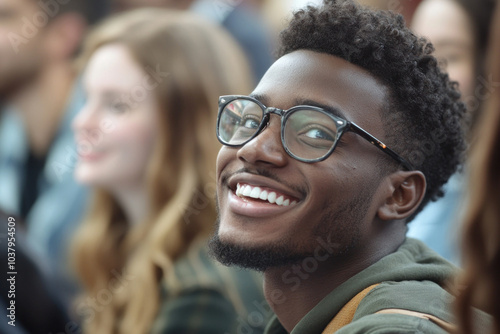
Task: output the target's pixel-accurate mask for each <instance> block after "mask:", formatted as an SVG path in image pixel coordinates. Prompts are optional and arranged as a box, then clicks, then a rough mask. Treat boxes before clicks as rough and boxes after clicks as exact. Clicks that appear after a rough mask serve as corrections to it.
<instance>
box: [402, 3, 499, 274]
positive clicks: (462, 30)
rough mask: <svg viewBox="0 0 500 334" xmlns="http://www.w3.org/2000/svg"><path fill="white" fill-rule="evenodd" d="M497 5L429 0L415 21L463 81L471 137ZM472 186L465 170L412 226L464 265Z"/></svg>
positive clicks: (445, 66) (460, 82)
mask: <svg viewBox="0 0 500 334" xmlns="http://www.w3.org/2000/svg"><path fill="white" fill-rule="evenodd" d="M493 6H494V2H493V0H424V1H422V2H421V3H420V4H419V6H418V7H417V10H416V12H415V15H414V16H413V20H412V23H411V28H412V29H413V30H414V31H415V33H416V34H417V35H421V36H423V37H426V38H428V39H429V40H430V41H431V43H432V44H433V46H434V47H435V52H434V54H435V56H436V58H437V59H438V61H440V63H441V65H442V67H443V70H444V71H446V72H447V73H448V75H449V76H450V79H451V80H454V81H456V82H458V88H459V90H460V93H461V95H462V97H461V99H462V101H463V102H464V103H465V105H466V106H467V111H468V116H469V122H467V124H464V125H465V126H466V128H467V132H468V134H469V136H468V137H469V140H470V141H473V140H474V137H473V136H472V135H470V134H471V133H473V128H474V126H475V123H476V119H477V117H478V115H479V112H480V110H481V104H482V102H483V101H484V99H485V97H486V96H487V94H488V91H487V90H486V87H485V84H486V83H487V82H488V81H489V80H490V78H489V77H488V75H486V72H485V68H484V64H485V53H486V47H487V43H488V35H489V28H490V27H489V26H490V22H491V13H492V12H493ZM432 144H433V143H431V145H432ZM466 189H467V188H465V177H464V173H460V172H458V173H455V174H454V175H453V176H452V177H451V178H450V179H449V181H448V183H447V184H446V185H445V187H444V191H445V194H444V197H442V198H440V199H438V200H437V201H436V202H432V203H429V205H427V206H426V207H425V209H423V210H422V212H421V213H419V214H418V215H417V217H416V218H415V219H414V220H413V221H412V222H411V224H409V225H408V227H409V232H408V236H410V237H413V238H417V239H420V240H422V241H424V242H425V243H426V244H427V245H428V246H429V247H430V248H432V249H433V250H435V251H436V252H438V253H439V254H440V255H441V256H443V257H444V258H446V259H447V260H449V261H452V262H454V263H455V264H460V258H459V246H458V238H459V237H458V233H457V231H458V228H457V226H458V222H459V221H460V219H461V218H462V217H463V212H462V210H461V208H462V207H463V197H464V194H465V193H466V192H467V190H466Z"/></svg>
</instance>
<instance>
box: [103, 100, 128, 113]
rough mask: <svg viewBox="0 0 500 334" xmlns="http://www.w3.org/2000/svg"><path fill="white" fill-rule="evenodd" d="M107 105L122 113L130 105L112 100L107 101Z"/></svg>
mask: <svg viewBox="0 0 500 334" xmlns="http://www.w3.org/2000/svg"><path fill="white" fill-rule="evenodd" d="M108 107H109V108H110V109H111V110H112V111H113V112H116V113H118V114H121V113H124V112H126V111H128V110H129V109H130V106H129V105H128V104H127V103H125V102H122V101H114V102H111V103H109V105H108Z"/></svg>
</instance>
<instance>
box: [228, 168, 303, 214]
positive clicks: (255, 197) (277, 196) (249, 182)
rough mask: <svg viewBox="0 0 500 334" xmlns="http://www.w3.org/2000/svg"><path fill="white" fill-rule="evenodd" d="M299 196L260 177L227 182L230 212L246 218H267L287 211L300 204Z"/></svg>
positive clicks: (235, 179) (237, 178)
mask: <svg viewBox="0 0 500 334" xmlns="http://www.w3.org/2000/svg"><path fill="white" fill-rule="evenodd" d="M299 196H301V195H300V194H295V193H294V191H293V190H291V189H288V187H284V186H283V185H281V184H279V183H276V182H274V181H272V180H269V179H266V178H262V177H258V176H257V177H241V176H236V177H234V178H232V180H231V181H230V182H229V191H228V204H229V208H230V210H231V211H232V212H233V213H235V214H238V215H242V216H247V217H259V218H262V217H269V216H275V215H277V214H280V213H283V212H286V211H289V210H291V209H293V208H294V207H296V206H297V205H298V204H299V203H300V202H301V197H299Z"/></svg>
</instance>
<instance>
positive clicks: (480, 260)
mask: <svg viewBox="0 0 500 334" xmlns="http://www.w3.org/2000/svg"><path fill="white" fill-rule="evenodd" d="M494 15H495V16H494V19H493V21H492V22H493V24H492V34H491V38H490V47H489V53H488V66H489V68H488V69H489V71H487V72H486V73H489V74H490V75H491V76H492V77H491V79H492V82H498V81H500V63H499V62H498V59H499V58H500V2H497V5H496V11H495V14H494ZM485 88H486V89H488V91H489V92H490V93H491V96H490V98H489V99H488V101H486V104H485V107H486V109H485V110H484V114H483V115H482V119H481V122H480V123H479V124H478V128H477V132H478V133H477V134H476V135H477V137H478V139H477V142H476V143H474V150H473V152H472V155H471V157H470V173H471V174H470V178H469V187H468V190H469V195H468V197H469V204H468V208H467V214H466V216H465V223H464V226H463V231H462V235H463V245H462V246H463V258H464V273H463V275H462V281H461V282H460V283H462V284H464V285H465V289H464V290H463V291H462V293H461V294H460V295H459V296H458V298H457V310H458V317H457V319H458V322H459V324H460V330H459V333H467V334H472V333H474V330H473V328H474V321H473V319H472V312H471V306H476V307H479V308H481V309H482V310H484V311H486V312H488V313H490V314H491V315H493V321H494V328H493V331H492V332H491V333H500V285H499V284H500V88H499V87H495V86H490V87H485ZM485 334H486V333H485ZM488 334H489V333H488Z"/></svg>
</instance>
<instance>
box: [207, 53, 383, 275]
mask: <svg viewBox="0 0 500 334" xmlns="http://www.w3.org/2000/svg"><path fill="white" fill-rule="evenodd" d="M252 95H253V96H255V97H256V98H257V99H259V100H260V101H261V102H263V103H264V104H265V105H266V106H268V107H277V108H281V109H289V108H291V107H293V106H296V105H301V104H302V105H304V104H306V105H316V106H328V107H330V108H331V109H338V110H339V111H340V112H341V113H342V114H343V117H345V118H346V119H347V120H349V121H352V122H355V123H357V124H358V125H359V126H361V127H362V128H364V129H365V130H366V131H368V132H370V133H371V134H372V135H374V136H375V137H377V138H379V139H381V140H383V139H384V138H385V135H384V131H383V129H382V121H381V119H380V110H381V107H382V106H383V105H384V100H385V99H386V89H385V88H384V87H383V86H382V85H380V84H379V83H378V82H377V81H376V80H375V78H374V77H373V76H371V75H370V74H368V73H367V72H366V71H365V70H363V69H361V68H359V67H357V66H355V65H352V64H350V63H348V62H347V61H345V60H342V59H340V58H337V57H334V56H331V55H327V54H321V53H316V52H312V51H306V50H300V51H296V52H293V53H290V54H288V55H285V56H283V57H282V58H280V59H278V60H277V61H276V62H275V63H274V64H273V65H272V66H271V68H270V69H269V70H268V72H267V73H266V74H265V75H264V77H263V79H262V80H261V81H260V83H259V85H258V86H257V87H256V88H255V90H254V91H253V93H252ZM381 154H382V155H383V153H382V152H380V150H377V149H376V148H374V147H372V146H371V145H370V144H369V143H368V142H366V141H365V140H363V139H362V138H361V137H359V136H357V135H355V134H354V133H351V132H347V133H345V134H344V135H343V136H342V138H341V140H340V142H339V143H338V145H337V147H336V149H335V151H334V152H333V153H332V154H331V155H330V156H329V157H328V158H327V159H326V160H324V161H321V162H316V163H304V162H300V161H297V160H295V159H294V158H292V157H290V156H289V155H288V154H287V153H286V152H285V150H284V148H283V146H282V144H281V139H280V119H279V117H278V116H276V115H274V114H273V115H272V116H271V119H270V122H269V125H268V126H267V127H266V128H265V129H264V130H263V131H262V132H261V133H260V134H259V135H258V136H257V137H255V138H254V139H253V140H252V141H250V142H248V143H247V144H246V145H244V146H243V147H239V148H231V147H227V146H225V147H223V148H222V149H221V150H220V152H219V156H218V160H217V182H218V185H217V197H218V203H217V204H218V208H219V220H220V221H219V226H218V231H217V234H216V236H215V237H214V239H213V240H212V242H211V246H212V250H213V251H214V253H215V254H216V256H217V257H218V258H219V260H221V262H223V263H226V264H236V265H241V266H245V267H252V268H255V269H259V270H265V269H267V268H269V267H273V266H281V265H286V264H289V263H291V262H295V261H299V260H300V259H301V258H304V257H307V256H310V255H311V254H313V252H314V250H315V249H316V248H317V247H318V245H319V242H318V238H321V239H322V240H323V241H325V242H328V243H329V244H330V245H332V244H334V245H335V252H333V254H331V255H332V256H333V257H335V256H337V257H338V256H339V255H341V254H342V255H343V256H356V255H355V253H356V250H357V249H359V248H360V247H359V245H363V240H366V239H367V238H368V237H369V236H370V234H371V229H372V228H373V227H372V225H373V224H371V222H372V221H373V220H374V219H375V215H376V210H377V207H378V206H379V205H381V203H382V202H381V201H382V199H381V198H377V197H376V196H374V194H375V193H376V189H377V187H378V185H379V184H380V181H381V176H380V175H382V173H381V172H380V171H379V167H380V163H377V162H378V161H379V158H380V155H381ZM248 186H249V187H250V190H253V189H254V188H255V187H259V188H260V190H265V191H267V193H268V194H270V193H272V192H275V193H276V197H278V198H279V197H280V196H283V199H284V200H286V199H288V200H289V205H288V206H285V205H277V204H276V203H274V204H271V203H270V202H269V201H263V200H260V199H254V198H252V197H251V196H242V195H240V196H237V195H236V190H237V187H245V188H246V187H248ZM379 197H380V196H379Z"/></svg>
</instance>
